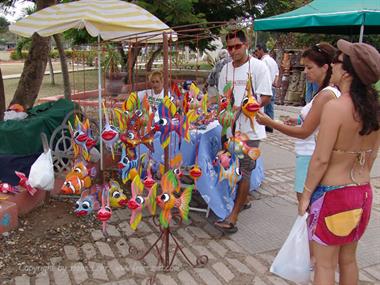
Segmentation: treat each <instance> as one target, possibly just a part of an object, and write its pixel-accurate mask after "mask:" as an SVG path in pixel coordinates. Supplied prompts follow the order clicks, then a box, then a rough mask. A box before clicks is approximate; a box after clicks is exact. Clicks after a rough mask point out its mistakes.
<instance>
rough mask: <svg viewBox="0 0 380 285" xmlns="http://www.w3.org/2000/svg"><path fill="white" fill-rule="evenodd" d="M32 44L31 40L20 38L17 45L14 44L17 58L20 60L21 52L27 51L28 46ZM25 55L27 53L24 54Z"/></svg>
mask: <svg viewBox="0 0 380 285" xmlns="http://www.w3.org/2000/svg"><path fill="white" fill-rule="evenodd" d="M31 44H32V39H31V38H20V39H19V40H18V41H17V43H16V50H15V52H16V54H17V56H18V57H19V58H20V59H22V58H23V57H22V52H23V51H24V50H29V49H30V46H31ZM26 54H27V53H26Z"/></svg>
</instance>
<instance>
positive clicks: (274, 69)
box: [255, 44, 279, 133]
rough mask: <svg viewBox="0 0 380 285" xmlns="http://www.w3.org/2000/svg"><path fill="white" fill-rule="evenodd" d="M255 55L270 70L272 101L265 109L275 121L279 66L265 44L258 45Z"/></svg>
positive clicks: (268, 129)
mask: <svg viewBox="0 0 380 285" xmlns="http://www.w3.org/2000/svg"><path fill="white" fill-rule="evenodd" d="M255 55H256V56H257V58H258V59H261V60H262V61H264V62H265V64H266V65H267V67H268V68H269V72H270V78H271V82H272V94H273V96H272V100H271V102H270V104H268V105H266V106H265V108H264V111H265V114H267V115H268V116H269V117H271V119H274V100H275V95H276V87H278V75H279V70H278V65H277V62H276V61H275V60H274V59H273V58H272V57H271V56H270V55H269V54H268V50H267V47H266V46H265V45H264V44H257V45H256V50H255ZM265 130H266V131H267V132H270V133H273V129H272V128H269V127H265Z"/></svg>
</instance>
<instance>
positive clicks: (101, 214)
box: [96, 185, 112, 235]
mask: <svg viewBox="0 0 380 285" xmlns="http://www.w3.org/2000/svg"><path fill="white" fill-rule="evenodd" d="M109 198H110V197H109V188H108V185H105V186H103V191H102V206H101V207H100V209H99V210H98V212H97V214H96V218H97V219H98V220H99V221H101V222H102V230H103V234H104V235H106V234H107V221H108V220H109V219H110V218H111V216H112V209H111V207H110V199H109Z"/></svg>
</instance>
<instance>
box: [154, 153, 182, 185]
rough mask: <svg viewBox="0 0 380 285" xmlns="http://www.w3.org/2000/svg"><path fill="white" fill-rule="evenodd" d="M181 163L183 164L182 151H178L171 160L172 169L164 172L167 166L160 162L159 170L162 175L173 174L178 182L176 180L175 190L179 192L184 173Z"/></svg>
mask: <svg viewBox="0 0 380 285" xmlns="http://www.w3.org/2000/svg"><path fill="white" fill-rule="evenodd" d="M181 165H182V153H180V152H179V153H177V154H176V155H175V156H174V157H173V158H172V159H171V160H170V162H169V167H170V169H169V170H168V171H167V172H166V173H165V174H164V171H165V170H164V169H165V166H164V165H163V164H160V166H159V170H160V173H161V175H163V176H165V175H169V174H173V175H174V177H175V179H176V182H174V189H175V192H176V193H178V192H179V191H180V190H181V177H182V175H183V173H182V171H181Z"/></svg>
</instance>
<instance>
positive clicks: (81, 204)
mask: <svg viewBox="0 0 380 285" xmlns="http://www.w3.org/2000/svg"><path fill="white" fill-rule="evenodd" d="M101 194H102V191H101V188H100V187H99V185H96V186H93V187H92V188H91V190H90V189H86V190H84V191H82V194H81V196H80V198H79V200H78V201H76V203H75V210H74V214H75V215H77V216H78V217H82V216H88V215H89V214H91V213H92V212H93V211H97V210H99V209H100V201H99V199H101Z"/></svg>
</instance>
